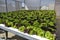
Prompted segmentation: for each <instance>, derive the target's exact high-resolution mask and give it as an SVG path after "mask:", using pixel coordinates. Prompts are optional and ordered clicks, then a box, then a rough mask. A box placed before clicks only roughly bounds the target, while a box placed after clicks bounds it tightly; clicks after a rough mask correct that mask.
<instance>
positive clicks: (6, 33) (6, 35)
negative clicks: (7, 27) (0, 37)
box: [5, 31, 8, 40]
mask: <svg viewBox="0 0 60 40" xmlns="http://www.w3.org/2000/svg"><path fill="white" fill-rule="evenodd" d="M7 39H8V32H7V31H5V40H7Z"/></svg>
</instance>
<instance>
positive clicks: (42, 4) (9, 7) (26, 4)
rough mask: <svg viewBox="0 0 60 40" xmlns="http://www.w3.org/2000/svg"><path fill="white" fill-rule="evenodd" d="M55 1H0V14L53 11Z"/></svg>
mask: <svg viewBox="0 0 60 40" xmlns="http://www.w3.org/2000/svg"><path fill="white" fill-rule="evenodd" d="M54 6H55V0H0V12H7V11H16V10H54Z"/></svg>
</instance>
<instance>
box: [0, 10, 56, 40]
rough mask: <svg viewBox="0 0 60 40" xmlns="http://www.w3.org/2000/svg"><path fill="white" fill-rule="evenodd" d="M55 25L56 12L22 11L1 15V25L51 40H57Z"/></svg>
mask: <svg viewBox="0 0 60 40" xmlns="http://www.w3.org/2000/svg"><path fill="white" fill-rule="evenodd" d="M55 23H56V13H55V11H54V10H20V11H13V12H7V13H5V12H3V13H0V24H5V25H6V26H7V27H12V28H15V29H18V30H19V31H21V32H24V33H28V34H30V35H37V36H40V37H45V38H47V39H49V40H55V36H54V34H55V31H56V28H55V26H56V24H55Z"/></svg>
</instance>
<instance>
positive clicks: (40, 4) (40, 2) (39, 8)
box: [39, 0, 41, 10]
mask: <svg viewBox="0 0 60 40" xmlns="http://www.w3.org/2000/svg"><path fill="white" fill-rule="evenodd" d="M39 10H41V0H40V8H39Z"/></svg>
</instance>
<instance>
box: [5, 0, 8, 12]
mask: <svg viewBox="0 0 60 40" xmlns="http://www.w3.org/2000/svg"><path fill="white" fill-rule="evenodd" d="M5 4H6V12H8V8H7V0H5Z"/></svg>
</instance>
